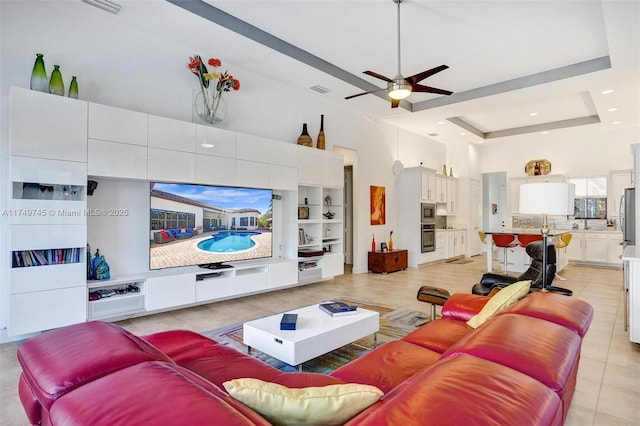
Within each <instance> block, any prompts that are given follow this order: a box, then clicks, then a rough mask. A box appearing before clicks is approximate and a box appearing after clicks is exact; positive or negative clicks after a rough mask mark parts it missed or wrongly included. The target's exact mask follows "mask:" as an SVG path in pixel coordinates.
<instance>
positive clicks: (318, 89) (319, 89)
mask: <svg viewBox="0 0 640 426" xmlns="http://www.w3.org/2000/svg"><path fill="white" fill-rule="evenodd" d="M310 89H311V90H315V91H316V92H318V93H328V92H329V89H327V88H326V87H323V86H320V85H319V84H316V85H315V86H311V87H310Z"/></svg>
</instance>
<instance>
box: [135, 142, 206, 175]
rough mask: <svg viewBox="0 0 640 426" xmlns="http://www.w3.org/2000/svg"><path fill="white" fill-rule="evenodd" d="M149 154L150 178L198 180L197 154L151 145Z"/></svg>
mask: <svg viewBox="0 0 640 426" xmlns="http://www.w3.org/2000/svg"><path fill="white" fill-rule="evenodd" d="M147 155H148V177H149V180H160V181H170V182H188V183H192V182H195V181H196V154H194V153H189V152H181V151H173V150H169V149H160V148H152V147H149V148H148V154H147Z"/></svg>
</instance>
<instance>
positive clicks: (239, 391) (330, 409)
mask: <svg viewBox="0 0 640 426" xmlns="http://www.w3.org/2000/svg"><path fill="white" fill-rule="evenodd" d="M223 386H224V388H225V389H226V390H227V392H229V395H231V396H232V397H234V398H235V399H237V400H238V401H240V402H242V403H243V404H245V405H247V406H249V407H251V408H252V409H254V410H255V411H257V412H258V413H260V414H261V415H262V416H264V417H265V418H266V419H267V420H269V421H270V422H271V423H273V424H274V425H287V426H295V425H305V426H312V425H327V426H328V425H342V424H344V423H345V422H346V421H347V420H349V419H350V418H352V417H353V416H355V415H356V414H358V413H359V412H360V411H362V410H364V409H365V408H367V407H368V406H370V405H372V404H374V403H375V402H376V401H378V400H379V399H380V397H381V396H382V395H383V392H382V391H381V390H380V389H378V388H377V387H375V386H370V385H361V384H356V383H345V384H338V385H328V386H321V387H308V388H288V387H286V386H282V385H279V384H277V383H270V382H265V381H262V380H258V379H251V378H245V379H234V380H229V381H227V382H224V383H223Z"/></svg>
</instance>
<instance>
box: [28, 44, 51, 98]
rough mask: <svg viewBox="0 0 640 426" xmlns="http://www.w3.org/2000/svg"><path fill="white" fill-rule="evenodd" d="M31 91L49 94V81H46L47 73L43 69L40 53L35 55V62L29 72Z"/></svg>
mask: <svg viewBox="0 0 640 426" xmlns="http://www.w3.org/2000/svg"><path fill="white" fill-rule="evenodd" d="M29 87H30V88H31V90H37V91H38V92H45V93H49V79H47V71H46V70H45V68H44V59H43V55H42V53H36V62H35V64H33V71H32V72H31V84H30V85H29Z"/></svg>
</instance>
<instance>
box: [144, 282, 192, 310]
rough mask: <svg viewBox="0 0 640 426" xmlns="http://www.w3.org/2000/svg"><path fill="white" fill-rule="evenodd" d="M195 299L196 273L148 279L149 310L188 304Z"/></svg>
mask: <svg viewBox="0 0 640 426" xmlns="http://www.w3.org/2000/svg"><path fill="white" fill-rule="evenodd" d="M195 301H196V277H195V274H181V275H168V276H160V277H150V278H148V279H147V299H146V310H147V311H155V310H158V309H168V308H173V307H176V306H181V305H188V304H191V303H194V302H195Z"/></svg>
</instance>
